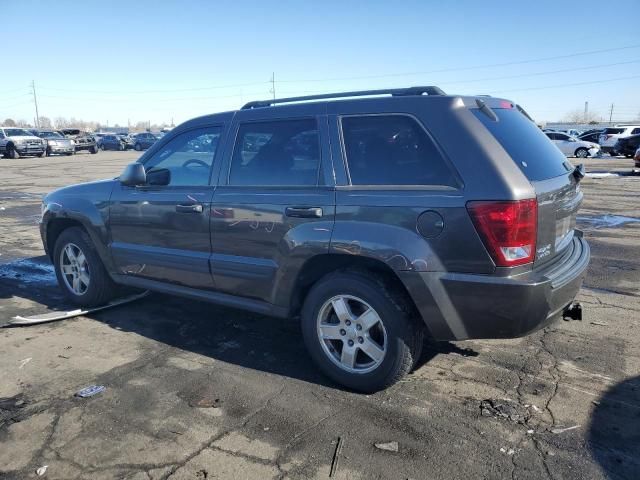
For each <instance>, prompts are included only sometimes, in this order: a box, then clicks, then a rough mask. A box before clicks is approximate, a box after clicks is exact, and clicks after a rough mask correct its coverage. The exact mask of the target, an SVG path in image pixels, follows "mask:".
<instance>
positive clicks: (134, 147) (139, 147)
mask: <svg viewBox="0 0 640 480" xmlns="http://www.w3.org/2000/svg"><path fill="white" fill-rule="evenodd" d="M133 149H134V150H135V151H136V152H139V151H140V150H142V147H141V146H140V144H139V143H136V144H135V145H134V146H133Z"/></svg>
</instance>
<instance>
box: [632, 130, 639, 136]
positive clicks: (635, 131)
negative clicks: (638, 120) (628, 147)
mask: <svg viewBox="0 0 640 480" xmlns="http://www.w3.org/2000/svg"><path fill="white" fill-rule="evenodd" d="M636 133H640V128H634V129H633V131H632V132H631V135H635V134H636Z"/></svg>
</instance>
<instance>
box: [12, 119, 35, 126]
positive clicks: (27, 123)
mask: <svg viewBox="0 0 640 480" xmlns="http://www.w3.org/2000/svg"><path fill="white" fill-rule="evenodd" d="M16 127H23V128H25V127H31V124H30V123H29V122H27V121H26V120H25V119H23V118H21V119H20V120H16Z"/></svg>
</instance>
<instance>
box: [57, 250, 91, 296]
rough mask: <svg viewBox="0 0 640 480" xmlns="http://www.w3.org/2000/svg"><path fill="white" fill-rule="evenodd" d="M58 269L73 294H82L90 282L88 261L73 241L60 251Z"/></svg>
mask: <svg viewBox="0 0 640 480" xmlns="http://www.w3.org/2000/svg"><path fill="white" fill-rule="evenodd" d="M60 271H61V272H62V278H63V280H64V283H65V285H66V287H67V288H68V289H69V290H70V291H71V292H72V293H74V294H75V295H78V296H80V295H84V294H85V293H86V292H87V289H88V288H89V283H90V282H91V274H90V272H89V263H88V262H87V258H86V257H85V255H84V253H83V252H82V250H81V249H80V247H78V246H77V245H76V244H75V243H67V244H66V245H65V246H64V248H63V249H62V250H61V251H60Z"/></svg>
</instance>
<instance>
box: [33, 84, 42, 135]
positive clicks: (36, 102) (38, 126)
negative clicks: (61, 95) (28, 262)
mask: <svg viewBox="0 0 640 480" xmlns="http://www.w3.org/2000/svg"><path fill="white" fill-rule="evenodd" d="M31 88H32V90H33V103H34V104H35V105H36V128H40V115H38V98H37V97H36V82H35V81H34V80H31Z"/></svg>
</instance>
